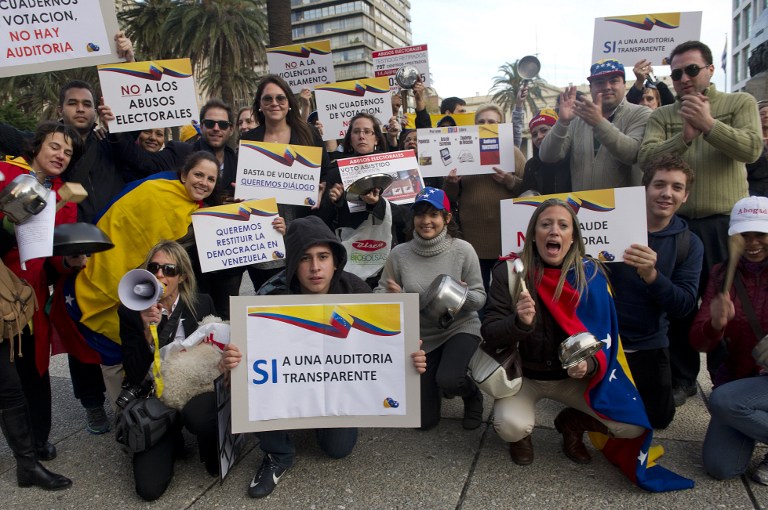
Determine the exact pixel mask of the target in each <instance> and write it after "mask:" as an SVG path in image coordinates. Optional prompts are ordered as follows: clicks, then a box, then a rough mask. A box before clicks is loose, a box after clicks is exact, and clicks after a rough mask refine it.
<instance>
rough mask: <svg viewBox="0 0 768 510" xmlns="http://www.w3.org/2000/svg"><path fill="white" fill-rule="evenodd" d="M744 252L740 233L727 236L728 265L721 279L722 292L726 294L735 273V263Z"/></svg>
mask: <svg viewBox="0 0 768 510" xmlns="http://www.w3.org/2000/svg"><path fill="white" fill-rule="evenodd" d="M742 253H744V238H743V237H741V234H734V235H732V236H730V237H729V238H728V267H727V268H726V270H725V280H724V281H723V293H725V294H727V293H728V292H730V290H731V285H733V277H734V275H735V274H736V264H738V263H739V258H741V254H742Z"/></svg>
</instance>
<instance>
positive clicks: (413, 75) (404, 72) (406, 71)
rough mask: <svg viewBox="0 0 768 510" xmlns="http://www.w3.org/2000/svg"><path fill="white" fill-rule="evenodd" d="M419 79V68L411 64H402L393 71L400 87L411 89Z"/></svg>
mask: <svg viewBox="0 0 768 510" xmlns="http://www.w3.org/2000/svg"><path fill="white" fill-rule="evenodd" d="M417 81H419V70H418V69H416V68H415V67H413V66H408V65H406V66H403V67H401V68H399V69H398V70H397V72H396V73H395V82H396V83H397V84H398V85H399V86H400V88H401V89H406V90H409V89H412V88H413V86H414V85H416V82H417Z"/></svg>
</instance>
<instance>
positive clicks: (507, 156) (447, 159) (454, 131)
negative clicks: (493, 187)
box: [417, 124, 515, 177]
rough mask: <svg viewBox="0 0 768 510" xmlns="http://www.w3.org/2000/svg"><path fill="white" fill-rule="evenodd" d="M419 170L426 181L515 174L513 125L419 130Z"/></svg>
mask: <svg viewBox="0 0 768 510" xmlns="http://www.w3.org/2000/svg"><path fill="white" fill-rule="evenodd" d="M417 143H418V149H419V168H421V175H422V176H424V177H442V176H445V175H448V174H449V173H450V171H451V170H453V169H454V168H455V169H456V171H457V172H458V174H459V175H476V174H491V173H494V171H493V167H494V166H497V167H499V168H501V169H502V170H504V171H505V172H514V171H515V142H514V138H513V133H512V124H483V125H479V126H454V127H444V128H427V129H419V130H418V142H417Z"/></svg>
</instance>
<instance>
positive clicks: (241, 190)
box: [235, 140, 323, 207]
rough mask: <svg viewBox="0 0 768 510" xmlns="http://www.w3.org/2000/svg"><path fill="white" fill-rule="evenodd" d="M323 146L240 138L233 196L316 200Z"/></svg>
mask: <svg viewBox="0 0 768 510" xmlns="http://www.w3.org/2000/svg"><path fill="white" fill-rule="evenodd" d="M322 158H323V149H322V148H321V147H306V146H303V145H287V144H283V143H267V142H251V141H246V140H243V141H241V142H240V150H239V151H238V154H237V175H236V178H235V198H244V199H246V200H247V199H252V198H270V197H274V198H275V199H276V200H277V203H278V204H291V205H306V206H308V207H311V206H313V205H315V204H317V203H319V192H318V185H319V184H320V164H321V163H322Z"/></svg>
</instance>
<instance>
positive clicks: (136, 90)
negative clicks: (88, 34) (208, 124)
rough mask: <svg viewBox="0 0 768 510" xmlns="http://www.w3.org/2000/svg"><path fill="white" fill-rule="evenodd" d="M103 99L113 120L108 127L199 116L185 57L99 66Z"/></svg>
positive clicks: (166, 123) (165, 123)
mask: <svg viewBox="0 0 768 510" xmlns="http://www.w3.org/2000/svg"><path fill="white" fill-rule="evenodd" d="M98 70H99V82H100V83H101V91H102V94H103V95H104V103H105V104H106V105H108V106H109V107H110V108H112V113H114V114H115V120H113V121H111V122H110V123H109V131H110V132H112V133H121V132H123V131H140V130H142V129H150V128H164V127H171V126H182V125H184V124H189V123H190V122H192V121H193V120H197V119H198V118H200V113H199V111H198V108H197V92H196V91H195V80H194V78H193V76H192V64H191V62H190V60H189V59H188V58H180V59H175V60H154V61H150V62H132V63H130V64H108V65H101V66H99V67H98Z"/></svg>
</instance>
